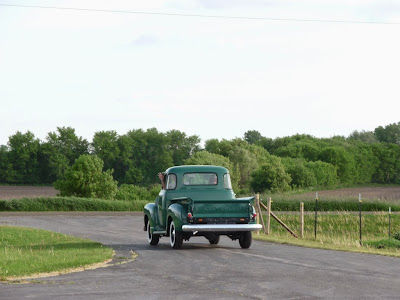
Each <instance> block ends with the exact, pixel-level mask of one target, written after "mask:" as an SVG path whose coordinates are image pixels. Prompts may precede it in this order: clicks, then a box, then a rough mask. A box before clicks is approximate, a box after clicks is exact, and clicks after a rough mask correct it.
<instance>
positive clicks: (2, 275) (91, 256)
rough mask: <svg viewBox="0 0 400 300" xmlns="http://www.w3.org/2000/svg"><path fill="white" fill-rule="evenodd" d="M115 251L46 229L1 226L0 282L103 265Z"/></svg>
mask: <svg viewBox="0 0 400 300" xmlns="http://www.w3.org/2000/svg"><path fill="white" fill-rule="evenodd" d="M112 253H113V250H112V249H111V248H108V247H104V246H102V245H101V244H99V243H96V242H93V241H90V240H85V239H81V238H76V237H72V236H67V235H64V234H60V233H55V232H50V231H46V230H39V229H32V228H22V227H12V226H0V280H5V279H12V278H13V277H23V276H29V275H32V274H37V273H48V272H54V271H61V270H66V269H73V268H77V267H82V266H86V265H91V264H95V263H99V262H103V261H105V260H107V259H110V258H111V257H112Z"/></svg>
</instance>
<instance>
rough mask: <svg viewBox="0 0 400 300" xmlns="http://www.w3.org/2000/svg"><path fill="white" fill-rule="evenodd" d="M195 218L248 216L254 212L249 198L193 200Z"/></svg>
mask: <svg viewBox="0 0 400 300" xmlns="http://www.w3.org/2000/svg"><path fill="white" fill-rule="evenodd" d="M192 201H193V202H192V209H193V217H195V218H246V217H247V218H248V217H249V215H250V214H251V213H252V206H251V203H250V201H249V200H247V199H246V200H245V199H233V200H192Z"/></svg>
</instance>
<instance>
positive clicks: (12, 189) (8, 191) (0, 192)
mask: <svg viewBox="0 0 400 300" xmlns="http://www.w3.org/2000/svg"><path fill="white" fill-rule="evenodd" d="M57 194H58V191H57V190H56V189H55V188H54V187H52V186H0V199H17V198H31V197H42V196H43V197H52V196H56V195H57Z"/></svg>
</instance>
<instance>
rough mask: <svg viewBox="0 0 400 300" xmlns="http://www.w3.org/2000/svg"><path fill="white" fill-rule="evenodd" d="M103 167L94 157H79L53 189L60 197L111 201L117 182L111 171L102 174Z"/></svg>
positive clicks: (115, 191) (100, 161)
mask: <svg viewBox="0 0 400 300" xmlns="http://www.w3.org/2000/svg"><path fill="white" fill-rule="evenodd" d="M103 165H104V163H103V161H102V160H101V159H100V158H99V157H97V156H96V155H88V154H84V155H81V156H80V157H79V158H78V159H77V160H75V163H74V164H73V165H72V166H71V167H69V168H68V169H67V170H66V171H65V175H64V179H63V180H57V181H56V182H55V183H54V187H55V188H56V189H57V190H59V191H60V194H61V196H76V197H84V198H100V199H112V198H114V196H115V194H116V193H117V182H116V181H115V180H114V179H113V177H112V175H111V174H112V171H111V170H108V171H105V172H103Z"/></svg>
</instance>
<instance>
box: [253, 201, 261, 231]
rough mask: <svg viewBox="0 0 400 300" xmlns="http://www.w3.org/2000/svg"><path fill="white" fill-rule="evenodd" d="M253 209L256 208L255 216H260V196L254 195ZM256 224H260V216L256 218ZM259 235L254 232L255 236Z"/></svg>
mask: <svg viewBox="0 0 400 300" xmlns="http://www.w3.org/2000/svg"><path fill="white" fill-rule="evenodd" d="M254 206H255V208H256V211H257V214H260V210H259V207H260V194H258V193H257V194H256V199H255V205H254ZM257 224H260V216H259V217H258V218H257ZM259 234H260V231H256V235H259Z"/></svg>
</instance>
